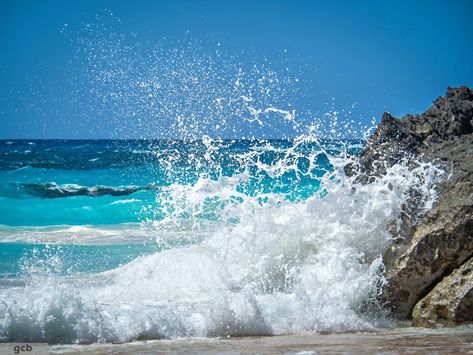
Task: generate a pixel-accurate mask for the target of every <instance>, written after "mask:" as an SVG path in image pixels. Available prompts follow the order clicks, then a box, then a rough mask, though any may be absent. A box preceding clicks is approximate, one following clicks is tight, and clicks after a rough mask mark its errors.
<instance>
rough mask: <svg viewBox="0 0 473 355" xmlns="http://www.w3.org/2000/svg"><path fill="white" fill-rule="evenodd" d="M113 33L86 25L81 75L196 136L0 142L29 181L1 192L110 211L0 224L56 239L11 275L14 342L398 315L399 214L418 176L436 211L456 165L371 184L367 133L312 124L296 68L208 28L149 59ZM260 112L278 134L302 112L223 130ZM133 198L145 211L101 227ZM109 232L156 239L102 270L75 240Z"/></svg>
mask: <svg viewBox="0 0 473 355" xmlns="http://www.w3.org/2000/svg"><path fill="white" fill-rule="evenodd" d="M112 39H113V41H112V42H113V43H114V44H113V45H112V44H111V43H110V41H106V42H103V41H101V42H99V45H97V43H96V42H94V43H93V44H94V46H92V42H87V41H89V40H88V39H83V40H82V41H86V42H83V43H87V45H85V47H84V48H82V49H81V50H83V51H85V52H86V53H87V55H86V56H85V61H86V62H87V63H89V64H87V65H86V66H85V68H86V69H87V73H86V74H87V75H83V76H81V79H80V80H93V85H92V83H89V84H90V85H92V87H93V90H92V93H93V94H94V95H95V96H94V97H95V99H97V98H98V100H99V101H101V102H102V103H103V105H94V108H95V109H96V110H111V111H112V112H113V113H114V114H117V115H120V116H121V117H126V118H131V119H132V124H131V126H133V127H134V129H136V131H138V132H143V133H142V134H143V135H141V136H140V137H148V136H149V135H150V134H153V133H152V132H155V131H159V132H162V131H163V128H167V131H166V132H162V133H163V135H162V136H161V137H162V138H169V137H171V136H173V137H174V138H176V137H178V138H181V140H167V141H163V140H160V141H138V142H131V141H130V142H125V143H123V142H116V143H115V144H111V143H107V144H105V143H100V142H86V143H85V145H84V146H83V147H79V148H78V147H77V146H74V145H72V146H68V145H67V144H71V143H67V142H63V143H54V144H56V145H54V144H53V143H51V144H52V145H50V146H42V145H41V144H45V145H47V144H49V143H38V144H37V145H38V147H36V148H31V146H28V150H29V151H30V153H28V154H25V153H24V149H23V148H24V147H23V146H22V145H21V144H23V143H18V142H17V143H15V144H11V142H6V143H5V144H3V143H2V142H0V143H1V149H2V152H3V151H8V152H9V153H12V152H13V150H15V149H16V150H18V152H17V153H14V154H13V153H12V154H10V155H9V156H10V157H11V160H9V161H8V164H7V163H5V164H7V165H5V166H2V167H1V168H2V171H1V173H2V176H1V178H2V181H4V182H8V183H11V182H14V183H15V184H13V185H11V184H10V185H9V186H10V187H8V188H7V187H5V188H4V189H3V190H2V191H0V195H1V196H2V197H1V198H2V199H3V200H2V201H14V204H13V206H20V205H21V203H23V202H22V201H26V202H25V203H27V204H29V205H30V206H31V204H33V203H34V204H36V205H33V206H38V208H43V209H41V210H40V211H43V212H39V213H41V214H42V216H43V219H46V220H47V219H48V218H53V217H48V216H49V215H53V213H52V212H51V213H50V214H46V216H45V214H44V208H48V209H49V210H51V209H52V206H54V207H55V208H61V211H62V212H61V216H62V218H65V217H66V216H69V217H67V218H70V221H72V222H71V223H69V222H67V224H81V223H80V222H79V221H87V218H89V217H90V216H91V215H89V214H88V213H89V211H91V210H92V211H94V214H93V216H94V218H96V216H97V215H101V216H103V219H102V220H100V221H97V220H93V221H94V222H93V223H82V224H92V225H93V224H97V225H101V226H95V227H94V226H90V225H89V226H77V225H76V226H62V227H58V226H49V227H42V229H40V228H36V229H35V230H34V232H32V231H31V230H30V229H28V228H26V227H21V228H20V227H18V228H17V229H15V230H14V231H12V229H8V228H7V227H5V228H6V229H5V230H0V237H1V239H2V242H3V243H7V242H8V243H12V242H13V243H14V242H16V243H18V242H22V243H37V244H41V243H43V244H45V243H46V244H48V245H49V244H51V245H52V246H47V248H46V249H45V250H43V251H41V250H39V249H37V250H36V249H35V250H33V251H32V253H31V254H24V255H23V256H22V259H21V262H20V263H21V267H20V270H19V271H18V273H17V274H15V277H16V278H15V277H14V278H13V279H12V280H13V281H12V282H7V283H5V284H2V285H1V288H0V337H1V339H2V340H8V341H40V340H47V341H48V342H52V343H57V342H59V343H72V342H79V343H84V342H85V343H90V342H126V341H132V340H136V339H160V338H172V337H183V336H191V337H211V336H241V335H262V334H287V333H301V332H308V331H337V332H338V331H356V330H369V329H374V328H376V327H379V326H389V324H390V321H389V319H387V318H386V317H385V315H384V313H383V311H382V305H380V304H378V302H377V295H378V294H379V292H380V290H381V288H382V287H383V285H384V283H385V280H384V278H383V275H382V271H383V263H382V258H381V255H382V254H383V252H384V251H385V250H386V248H387V247H388V246H389V244H390V242H391V240H390V235H389V233H388V232H387V231H386V225H387V224H388V223H390V222H392V221H393V220H396V219H397V218H398V217H399V215H400V213H401V211H402V205H403V204H404V203H405V202H406V201H407V198H408V196H409V191H410V190H412V189H414V190H416V191H418V192H419V194H420V195H421V196H422V199H423V203H424V205H425V207H426V209H427V208H429V206H431V204H432V203H433V201H434V200H435V197H436V195H435V185H436V183H438V181H440V179H441V178H442V176H443V175H442V171H440V170H439V169H438V168H436V167H435V166H432V165H428V164H421V163H419V164H417V166H416V167H415V168H409V167H408V165H407V164H403V163H400V164H397V165H395V166H393V167H391V168H389V169H388V173H387V174H386V175H385V176H383V177H378V178H376V179H375V181H374V182H373V183H371V184H369V185H361V184H359V183H358V182H357V179H356V177H347V176H345V174H344V173H343V167H344V166H345V165H346V164H347V163H348V162H350V161H353V160H355V159H357V158H356V153H357V152H359V150H360V144H361V143H362V141H354V140H341V139H333V138H340V137H336V135H338V134H345V133H346V131H347V127H348V126H347V125H346V124H345V126H344V124H342V123H339V122H337V115H336V113H333V112H332V113H331V114H330V115H329V116H331V118H332V119H331V124H330V125H328V127H329V132H332V133H333V135H332V136H330V138H332V139H325V140H324V139H321V138H320V134H321V129H319V128H320V127H322V126H327V125H326V124H325V123H323V122H322V123H321V122H319V124H317V123H316V121H315V120H312V123H310V124H304V120H303V119H302V118H300V117H299V116H298V114H297V112H296V110H295V109H294V108H293V107H292V106H291V105H289V104H288V103H289V102H288V100H290V96H291V95H288V91H287V90H288V89H287V85H289V84H290V80H288V79H282V78H281V77H280V76H278V74H277V73H276V72H275V71H273V70H271V69H269V67H265V66H263V67H261V68H260V67H258V66H254V67H252V69H251V70H250V72H245V71H244V70H243V68H242V65H240V64H241V63H238V64H232V63H233V62H232V61H231V60H230V58H229V57H227V56H224V55H223V54H218V55H217V56H216V57H215V56H203V57H202V56H200V55H199V51H197V52H196V51H195V43H193V44H191V45H190V46H189V45H187V44H186V45H185V46H184V47H183V48H181V49H175V50H171V51H170V52H167V51H165V50H164V49H159V48H154V50H153V51H151V52H150V53H149V56H147V57H146V56H145V57H143V56H139V57H137V56H136V55H133V54H135V52H136V51H139V50H140V49H139V48H140V47H139V45H136V46H131V47H130V46H127V44H126V43H125V42H126V39H125V38H123V37H112ZM92 47H93V48H98V52H97V51H95V50H92V49H93V48H92ZM80 58H82V59H83V57H80ZM92 61H93V62H94V64H95V65H91V64H90V62H92ZM222 68H223V69H222ZM281 103H282V104H281ZM278 104H281V105H278ZM147 117H149V120H148V119H145V118H147ZM235 117H236V118H237V119H235ZM325 118H326V117H325ZM314 122H315V123H314ZM245 124H249V125H254V126H252V127H254V129H255V130H256V131H252V130H251V127H250V128H248V127H247V126H246V127H245V130H246V131H248V132H257V133H258V132H259V131H258V130H260V129H263V131H265V130H266V132H269V133H270V134H273V133H278V132H283V131H284V132H288V131H287V127H290V132H291V133H294V132H297V133H298V137H297V138H291V139H288V138H287V137H284V136H283V137H284V138H285V139H280V140H263V139H259V140H258V139H251V140H245V139H241V137H240V139H233V140H225V139H216V138H215V137H224V136H225V135H227V134H228V133H229V132H232V134H236V135H238V134H239V133H241V132H242V131H241V128H240V125H245ZM287 125H289V126H287ZM339 127H341V128H339ZM343 127H345V129H343ZM350 130H351V128H350ZM341 131H343V132H342V133H337V132H341ZM286 134H287V133H286ZM211 137H214V138H211ZM263 137H264V136H263ZM101 144H102V145H101ZM22 149H23V150H22ZM80 149H83V150H80ZM78 151H80V152H81V153H80V154H79V156H78V153H77V152H78ZM51 152H52V153H51ZM100 152H101V153H100ZM15 154H17V155H15ZM93 154H95V155H93ZM74 157H75V158H74ZM15 159H16V160H15ZM70 159H73V160H70ZM66 161H68V162H69V163H68V164H70V165H66V163H65V162H66ZM52 169H55V170H54V171H56V172H58V173H60V174H56V173H54V174H52V173H51V170H52ZM97 169H101V170H100V174H96V173H94V172H97V171H98V170H97ZM98 175H100V176H98ZM53 176H55V181H54V183H52V182H51V179H52V178H53ZM32 177H34V178H32ZM60 178H63V179H64V181H58V179H60ZM25 179H26V180H28V181H24V180H25ZM30 180H34V181H33V182H34V183H35V185H31V183H32V181H30ZM70 180H74V181H70ZM27 183H29V184H30V185H27ZM46 183H48V184H46ZM72 184H75V185H72ZM7 185H8V184H5V186H7ZM12 186H13V187H12ZM25 186H26V188H25ZM31 186H33V187H34V189H33V190H34V194H35V195H34V194H32V191H33V190H31V189H32V187H31ZM78 191H79V192H80V193H82V195H78V194H79V192H78ZM81 191H82V192H81ZM97 191H100V196H95V197H93V196H94V194H96V195H97V194H98V192H97ZM15 193H16V194H18V196H14V194H15ZM120 194H121V195H120ZM33 195H34V196H33ZM118 195H120V196H118ZM122 195H125V196H124V197H123V196H122ZM130 195H132V196H130ZM121 196H122V197H121ZM7 199H8V200H7ZM91 199H93V201H99V202H91ZM101 201H102V202H101ZM12 203H13V202H12ZM55 204H56V205H55ZM2 205H6V202H5V203H4V202H2ZM21 206H23V205H21ZM39 206H47V207H39ZM84 207H87V208H84ZM14 208H20V207H14ZM21 208H23V207H21ZM25 208H26V207H25ZM35 208H36V207H35ZM133 208H134V209H133ZM29 211H30V213H32V214H34V213H35V212H34V211H31V210H29ZM119 211H120V212H119ZM132 212H133V213H132ZM118 213H123V214H124V215H126V216H127V217H128V218H131V217H130V216H131V215H133V216H134V217H133V218H135V219H133V218H131V219H124V220H121V221H120V222H119V223H122V224H121V227H120V228H118V227H114V228H112V227H107V228H108V229H107V228H105V227H103V225H105V224H107V221H110V219H111V218H114V217H113V216H116V215H117V214H118ZM4 216H6V217H2V218H4V220H2V223H3V224H5V225H14V224H15V223H12V222H11V221H14V218H16V217H13V216H11V217H8V216H9V215H8V214H4ZM137 216H138V217H137ZM8 218H11V220H8ZM81 218H82V219H81ZM90 218H91V217H90ZM136 218H137V219H136ZM53 220H54V219H51V221H53ZM54 221H56V220H54ZM123 222H139V224H135V225H132V224H128V223H123ZM108 223H109V222H108ZM17 224H21V223H17ZM50 224H64V222H63V223H54V222H51V223H50ZM124 226H126V228H125V227H124ZM12 228H13V227H12ZM22 228H23V229H22ZM24 228H26V229H24ZM25 230H26V231H25ZM55 244H58V245H55ZM94 244H100V245H102V246H107V247H108V248H110V250H112V249H113V248H117V246H118V245H122V244H123V245H128V246H130V245H135V246H136V245H141V246H142V247H144V248H145V249H146V248H148V249H147V251H146V252H144V253H142V249H139V250H137V249H133V251H129V252H128V254H127V258H124V259H121V260H122V262H116V263H115V264H114V263H111V264H107V265H105V264H104V265H102V266H100V267H97V268H95V269H94V268H93V267H92V266H91V265H98V264H100V262H103V260H101V259H102V258H103V255H105V254H101V253H98V254H87V252H85V253H84V250H85V249H80V250H82V254H80V253H79V252H78V250H79V248H80V247H81V246H89V247H90V246H92V245H94ZM65 246H66V249H67V246H68V248H69V249H68V253H64V252H61V250H62V249H64V248H65ZM72 246H74V247H72ZM35 248H36V247H35ZM74 248H76V249H74ZM74 253H76V254H74ZM113 253H116V254H117V255H118V249H113ZM113 253H112V254H113ZM66 254H67V255H66ZM71 254H72V255H76V256H75V259H74V258H71V257H70V255H71ZM68 255H69V256H68ZM138 255H139V256H138ZM82 258H84V260H85V261H84V260H81V259H82ZM131 259H133V260H131ZM130 260H131V261H130ZM81 262H82V263H83V264H84V263H85V264H90V265H85V266H84V265H82V264H81V265H82V266H80V267H79V266H77V265H79V264H80V263H81ZM76 266H77V267H76Z"/></svg>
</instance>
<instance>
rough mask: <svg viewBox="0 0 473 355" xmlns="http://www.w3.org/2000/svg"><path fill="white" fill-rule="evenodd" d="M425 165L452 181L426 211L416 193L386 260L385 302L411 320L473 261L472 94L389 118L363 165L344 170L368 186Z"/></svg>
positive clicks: (458, 91) (465, 91) (462, 90)
mask: <svg viewBox="0 0 473 355" xmlns="http://www.w3.org/2000/svg"><path fill="white" fill-rule="evenodd" d="M412 158H415V159H412ZM419 160H420V161H425V162H433V163H435V164H437V165H439V166H441V167H443V168H444V169H445V170H446V171H447V173H448V174H449V178H448V179H446V180H445V181H444V182H443V183H442V184H440V186H438V199H437V201H436V203H435V205H434V207H433V208H432V209H431V210H430V211H428V212H427V213H424V211H420V209H419V206H418V205H417V203H416V199H415V193H413V196H412V198H411V200H410V201H409V203H408V204H407V205H406V206H405V208H404V209H405V212H407V213H405V214H403V216H402V220H401V222H402V225H401V227H400V228H399V229H396V230H393V232H392V233H393V234H394V235H393V236H394V237H396V239H395V240H396V242H395V243H393V244H392V245H391V247H390V248H389V250H387V252H386V253H385V255H384V261H385V267H386V277H387V279H388V281H389V284H388V286H387V287H386V289H385V290H384V294H383V297H384V299H385V300H386V301H387V302H388V303H389V305H390V308H391V310H392V312H393V313H394V314H395V315H397V316H399V317H400V318H409V317H410V316H411V314H412V309H413V307H414V305H415V304H416V303H417V302H418V301H419V300H420V299H422V298H424V296H426V295H427V294H429V292H431V290H432V289H434V288H435V286H436V285H437V284H438V283H439V282H441V280H442V279H443V278H444V277H446V276H448V275H449V274H451V273H452V272H454V270H455V269H456V268H458V267H459V266H461V265H462V264H463V263H464V262H465V260H467V259H469V258H470V257H471V256H472V255H473V91H472V90H471V89H470V88H468V87H459V88H448V91H447V94H446V95H445V97H439V98H438V99H437V100H435V102H434V104H433V106H432V107H431V108H429V109H428V110H427V111H426V112H424V113H423V114H420V115H407V116H405V117H403V118H402V119H396V118H394V117H392V116H391V115H390V114H388V113H385V114H384V115H383V118H382V120H381V122H380V124H379V125H378V127H377V129H376V131H375V132H374V134H373V135H372V137H371V138H370V139H369V141H368V142H367V144H366V146H365V149H364V151H363V152H362V154H361V155H360V158H359V161H358V162H357V163H354V164H351V165H349V166H346V167H345V173H346V174H347V175H353V174H358V179H359V181H360V182H362V183H369V182H370V181H371V180H372V179H373V178H375V177H377V176H380V175H383V174H384V173H385V172H386V168H387V167H389V166H392V165H394V164H396V163H399V162H400V161H405V162H406V164H411V165H412V164H416V163H415V162H416V161H419ZM431 299H434V298H431ZM431 302H433V301H431ZM441 308H442V307H441V306H440V308H439V309H441ZM440 313H441V312H440ZM470 315H471V312H470ZM434 323H435V322H434Z"/></svg>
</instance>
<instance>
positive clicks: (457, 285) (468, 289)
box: [412, 258, 473, 327]
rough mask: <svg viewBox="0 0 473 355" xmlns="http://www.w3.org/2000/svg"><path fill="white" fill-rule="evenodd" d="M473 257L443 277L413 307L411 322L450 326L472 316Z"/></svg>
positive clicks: (425, 325)
mask: <svg viewBox="0 0 473 355" xmlns="http://www.w3.org/2000/svg"><path fill="white" fill-rule="evenodd" d="M472 275H473V258H471V259H469V261H467V262H465V263H464V264H463V265H462V266H461V267H459V268H458V269H456V270H455V271H453V272H452V273H451V274H450V275H449V276H447V277H445V278H444V279H443V280H442V281H441V282H440V283H438V284H437V286H435V288H434V289H433V290H432V291H431V292H430V293H429V294H428V295H427V296H425V297H424V298H423V299H422V300H420V301H419V302H418V303H417V304H416V305H415V307H414V311H413V312H412V318H413V325H414V326H420V327H432V326H436V325H444V326H449V325H454V324H455V323H461V322H463V321H465V320H471V319H472V318H473V277H472Z"/></svg>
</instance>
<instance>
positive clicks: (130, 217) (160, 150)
mask: <svg viewBox="0 0 473 355" xmlns="http://www.w3.org/2000/svg"><path fill="white" fill-rule="evenodd" d="M356 143H357V142H355V141H351V142H342V143H334V142H329V141H327V142H324V143H322V146H323V147H322V148H323V149H329V150H330V149H331V150H333V151H341V149H342V148H343V147H344V145H346V144H352V146H353V145H354V144H356ZM292 148H293V142H292V141H287V140H285V141H217V142H213V147H212V149H211V151H210V152H209V149H208V147H207V146H206V145H205V144H204V142H203V141H200V140H199V141H193V142H182V141H62V140H15V141H0V225H4V226H8V227H14V226H23V227H25V226H27V227H28V228H22V229H21V231H15V230H14V228H9V230H8V231H2V230H0V232H2V234H1V236H2V240H0V241H1V242H2V243H1V244H0V255H2V259H1V261H0V263H1V271H0V272H1V276H2V277H14V276H19V275H20V274H21V273H22V272H26V271H25V270H27V268H25V267H22V263H24V260H30V259H31V258H32V255H33V254H32V253H33V251H35V253H36V254H35V258H36V259H40V258H46V257H51V253H53V252H52V251H51V250H50V252H49V254H48V253H44V250H45V248H46V247H49V244H44V243H41V241H40V240H36V241H34V242H32V241H31V240H30V241H28V242H27V243H23V241H22V240H21V238H16V239H15V241H14V242H13V243H11V242H8V240H9V237H11V235H12V234H22V235H27V234H28V233H29V234H31V233H34V231H35V227H38V226H53V227H54V226H62V227H58V229H60V228H63V229H64V228H65V227H64V226H83V225H87V226H89V227H91V226H94V225H100V226H103V225H110V226H113V228H114V229H117V228H119V226H117V225H120V224H127V223H141V222H144V221H149V220H153V221H155V220H162V219H164V218H166V215H169V214H172V212H170V211H169V207H166V206H165V204H163V203H162V202H161V201H160V194H165V193H166V192H165V191H163V188H165V187H169V186H170V185H172V184H180V185H194V184H195V183H196V182H197V181H198V179H199V178H208V179H211V180H218V179H219V178H221V177H222V176H223V177H231V176H235V175H237V174H240V173H242V172H244V171H245V172H247V173H248V174H249V178H248V179H246V181H242V182H241V183H240V184H239V185H238V186H237V187H236V190H237V191H239V192H242V193H244V194H246V195H248V196H257V195H259V194H261V196H262V198H264V195H265V194H269V193H276V194H281V195H284V196H285V198H287V199H289V200H293V201H294V200H299V199H306V198H308V197H310V196H311V195H313V194H315V193H316V192H317V191H318V190H319V187H320V179H319V178H320V177H321V176H323V175H324V174H325V173H326V172H327V171H330V170H331V165H330V163H329V161H328V159H327V156H326V155H325V153H324V152H322V149H321V144H320V143H315V142H308V143H304V144H301V145H299V146H298V147H296V148H295V149H294V152H292V151H288V149H292ZM352 151H353V152H356V151H357V148H356V147H355V148H352ZM205 154H209V155H208V156H205ZM310 154H315V156H316V157H315V159H314V161H312V162H311V161H310V158H308V156H309V155H310ZM242 157H243V158H242ZM281 162H283V163H284V164H285V166H287V165H290V164H294V168H293V169H290V168H289V169H287V171H284V172H283V173H281V174H278V175H277V176H270V174H268V172H267V171H266V170H264V169H261V168H260V167H258V164H264V165H267V166H275V165H277V164H279V163H281ZM235 198H236V197H235ZM205 203H206V208H205V210H204V211H202V212H201V213H200V215H199V216H198V218H199V219H204V220H205V219H208V220H215V219H219V217H218V213H215V211H216V210H218V209H219V208H220V207H219V206H221V204H222V203H226V202H225V201H219V200H218V198H209V199H208V200H207V201H206V202H205ZM180 217H182V218H184V219H186V218H187V219H188V218H190V216H188V215H186V213H185V212H183V213H181V216H180ZM135 228H139V226H135ZM53 229H54V228H53ZM49 232H51V231H49ZM36 233H37V232H36ZM48 242H49V243H52V245H53V246H54V249H53V250H55V251H54V253H56V254H58V255H61V257H62V258H63V259H64V260H63V263H65V264H67V265H68V266H67V267H63V268H61V269H60V270H50V271H52V272H58V273H74V272H98V271H104V270H106V269H112V268H115V267H117V266H119V265H121V264H123V263H126V262H128V261H130V260H132V259H133V258H135V257H137V256H139V255H143V254H147V253H151V252H154V251H156V250H157V249H158V247H157V246H156V243H154V242H151V243H150V242H149V240H147V241H145V242H143V240H142V239H139V240H138V241H135V240H133V239H132V238H129V239H128V240H127V242H125V243H122V244H120V245H106V246H103V245H87V244H86V245H80V244H79V245H74V244H73V245H68V244H66V245H63V246H62V247H61V244H62V243H63V242H64V241H63V240H61V238H60V237H59V238H58V239H57V240H54V239H49V240H48ZM95 243H96V244H97V243H98V244H100V243H101V241H100V240H98V241H95ZM102 243H103V244H110V243H109V242H108V241H107V240H106V238H104V240H103V241H102ZM81 244H83V243H82V242H81Z"/></svg>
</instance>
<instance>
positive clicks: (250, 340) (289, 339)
mask: <svg viewBox="0 0 473 355" xmlns="http://www.w3.org/2000/svg"><path fill="white" fill-rule="evenodd" d="M49 351H50V353H51V354H71V355H72V354H85V353H87V354H110V353H113V354H117V353H122V354H128V353H133V354H168V353H186V354H192V353H195V354H206V353H219V354H236V353H284V354H323V353H340V352H349V353H365V354H366V353H369V354H370V353H371V354H372V353H385V352H387V353H404V352H409V353H424V354H425V353H426V352H430V353H446V352H450V353H451V352H454V353H472V352H473V324H471V325H467V326H459V327H455V328H438V329H435V330H433V329H428V328H413V327H406V328H396V329H393V330H392V331H387V330H382V331H380V332H362V333H330V334H325V333H323V334H320V333H319V334H299V335H275V336H252V337H234V338H229V339H222V338H180V339H173V340H148V341H137V342H133V343H124V344H110V343H107V344H90V345H54V346H50V348H49Z"/></svg>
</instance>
